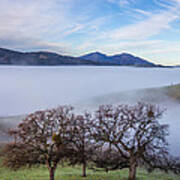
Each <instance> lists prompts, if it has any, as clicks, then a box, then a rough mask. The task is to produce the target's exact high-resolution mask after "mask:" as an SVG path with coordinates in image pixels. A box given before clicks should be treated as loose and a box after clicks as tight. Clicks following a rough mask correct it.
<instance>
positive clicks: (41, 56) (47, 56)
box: [0, 48, 98, 65]
mask: <svg viewBox="0 0 180 180" xmlns="http://www.w3.org/2000/svg"><path fill="white" fill-rule="evenodd" d="M0 64H1V65H98V63H96V62H93V61H90V60H83V59H80V58H75V57H70V56H62V55H59V54H56V53H51V52H31V53H22V52H17V51H11V50H8V49H3V48H0Z"/></svg>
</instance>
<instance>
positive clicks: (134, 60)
mask: <svg viewBox="0 0 180 180" xmlns="http://www.w3.org/2000/svg"><path fill="white" fill-rule="evenodd" d="M80 58H82V59H86V60H91V61H93V62H98V63H106V64H113V65H121V66H122V65H123V66H138V67H139V66H141V67H156V66H157V65H155V64H154V63H151V62H149V61H146V60H144V59H141V58H139V57H135V56H133V55H131V54H128V53H122V54H118V55H113V56H107V55H106V54H102V53H99V52H95V53H90V54H86V55H84V56H81V57H80Z"/></svg>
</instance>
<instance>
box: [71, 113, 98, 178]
mask: <svg viewBox="0 0 180 180" xmlns="http://www.w3.org/2000/svg"><path fill="white" fill-rule="evenodd" d="M91 128H92V118H91V114H90V113H87V112H86V113H85V114H84V115H78V116H76V118H75V121H74V127H73V129H74V131H72V147H73V151H74V153H73V154H72V156H71V157H70V162H71V165H74V164H82V166H83V167H82V176H83V177H86V168H87V162H88V161H89V160H91V159H92V156H93V154H94V153H95V150H96V148H97V147H98V143H96V142H95V141H94V140H93V139H92V136H91Z"/></svg>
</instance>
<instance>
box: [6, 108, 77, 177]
mask: <svg viewBox="0 0 180 180" xmlns="http://www.w3.org/2000/svg"><path fill="white" fill-rule="evenodd" d="M71 110H72V107H69V106H60V107H58V108H56V109H50V110H45V111H37V112H35V113H32V114H30V115H28V116H27V117H26V118H25V119H24V120H23V121H22V123H20V124H19V126H18V127H17V128H16V129H13V130H11V131H10V134H11V135H12V136H13V137H14V142H11V143H9V144H7V145H6V146H5V148H4V157H3V163H4V165H6V166H8V167H10V168H12V169H18V168H20V167H22V166H27V165H28V166H32V165H40V164H46V165H47V167H48V169H49V175H50V180H54V174H55V170H56V167H57V165H58V163H59V162H60V161H61V160H63V158H64V157H66V156H68V155H69V154H70V153H71V147H69V146H68V145H69V142H70V141H71V139H70V136H69V132H71V130H72V129H71V128H72V126H71V123H72V122H73V118H74V115H73V114H72V112H71Z"/></svg>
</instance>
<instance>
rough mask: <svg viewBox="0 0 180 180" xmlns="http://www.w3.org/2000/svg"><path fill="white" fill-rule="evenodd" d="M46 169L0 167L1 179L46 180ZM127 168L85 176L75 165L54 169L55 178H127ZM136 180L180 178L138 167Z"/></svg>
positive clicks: (76, 179)
mask: <svg viewBox="0 0 180 180" xmlns="http://www.w3.org/2000/svg"><path fill="white" fill-rule="evenodd" d="M48 176H49V174H48V170H47V168H46V167H43V166H41V167H40V168H32V169H21V170H19V171H16V172H15V171H11V170H9V169H6V168H3V167H1V168H0V179H1V180H48ZM127 177H128V170H126V169H125V170H121V171H113V172H109V173H105V172H93V171H90V170H89V171H88V176H87V177H86V178H82V177H81V168H80V167H79V166H76V167H64V168H62V167H60V166H59V167H58V169H57V171H56V176H55V179H56V180H127ZM137 180H180V177H178V176H176V175H174V174H164V173H163V172H159V171H156V172H153V173H151V174H148V173H147V172H146V171H144V170H142V169H139V170H138V175H137Z"/></svg>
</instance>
